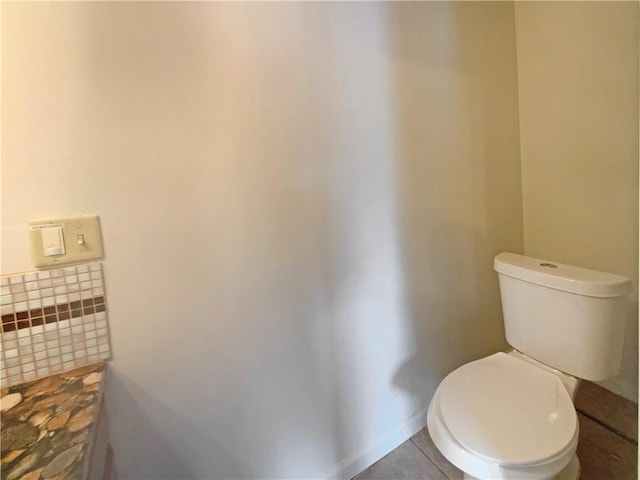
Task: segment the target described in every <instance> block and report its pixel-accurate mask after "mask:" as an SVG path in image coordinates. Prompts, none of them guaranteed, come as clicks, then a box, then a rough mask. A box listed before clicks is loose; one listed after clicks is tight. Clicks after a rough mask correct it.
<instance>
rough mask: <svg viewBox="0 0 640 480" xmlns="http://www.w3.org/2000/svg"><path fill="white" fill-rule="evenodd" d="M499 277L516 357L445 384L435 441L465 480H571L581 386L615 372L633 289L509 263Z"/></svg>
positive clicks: (432, 422) (504, 258)
mask: <svg viewBox="0 0 640 480" xmlns="http://www.w3.org/2000/svg"><path fill="white" fill-rule="evenodd" d="M494 269H495V270H496V271H497V272H498V278H499V281H500V293H501V297H502V309H503V313H504V324H505V333H506V338H507V341H508V342H509V344H510V345H511V346H512V347H514V350H511V351H509V352H507V353H502V352H500V353H496V354H493V355H490V356H488V357H485V358H482V359H480V360H476V361H474V362H471V363H468V364H466V365H463V366H462V367H460V368H458V369H457V370H455V371H453V372H451V373H450V374H449V375H447V377H446V378H445V379H444V380H443V381H442V383H440V385H439V386H438V388H437V390H436V392H435V394H434V396H433V399H432V400H431V405H430V406H429V413H428V420H427V422H428V429H429V433H430V434H431V438H432V439H433V442H434V443H435V445H436V446H437V447H438V449H439V450H440V452H441V453H442V454H443V455H444V456H445V457H446V458H447V459H448V460H449V461H450V462H451V463H453V464H454V465H455V466H457V467H458V468H459V469H460V470H462V471H463V472H465V478H467V479H474V478H475V479H567V480H568V479H571V480H574V479H576V478H578V477H579V475H580V466H579V463H578V458H577V456H576V454H575V452H576V447H577V445H578V418H577V415H576V411H575V408H574V406H573V400H574V398H575V393H576V390H577V387H578V384H579V382H580V380H578V379H587V380H603V379H605V378H608V377H610V376H613V375H615V374H616V373H617V372H618V370H619V368H620V361H621V357H622V345H623V337H624V326H625V321H626V318H625V313H626V308H627V296H628V294H629V293H630V292H631V281H630V280H629V279H627V278H625V277H622V276H620V275H612V274H608V273H601V272H596V271H593V270H587V269H584V268H578V267H572V266H569V265H562V264H559V263H557V264H553V263H550V262H547V261H545V260H539V259H535V258H529V257H525V256H522V255H515V254H512V253H501V254H500V255H498V256H497V257H496V258H495V260H494Z"/></svg>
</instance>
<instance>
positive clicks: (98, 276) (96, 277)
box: [91, 272, 102, 280]
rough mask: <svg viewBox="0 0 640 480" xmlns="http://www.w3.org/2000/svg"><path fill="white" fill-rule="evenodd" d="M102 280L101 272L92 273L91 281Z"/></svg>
mask: <svg viewBox="0 0 640 480" xmlns="http://www.w3.org/2000/svg"><path fill="white" fill-rule="evenodd" d="M99 278H102V273H100V272H91V280H97V279H99Z"/></svg>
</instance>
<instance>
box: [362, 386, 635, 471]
mask: <svg viewBox="0 0 640 480" xmlns="http://www.w3.org/2000/svg"><path fill="white" fill-rule="evenodd" d="M576 409H577V410H578V418H579V422H580V440H579V443H578V458H579V459H580V465H581V468H582V475H581V477H580V479H581V480H631V479H637V478H638V468H637V466H638V405H637V404H635V403H633V402H630V401H629V400H626V399H624V398H622V397H620V396H618V395H616V394H614V393H611V392H609V391H608V390H605V389H604V388H602V387H599V386H598V385H596V384H594V383H591V382H583V383H582V385H581V386H580V388H579V390H578V395H577V397H576ZM462 477H463V474H462V472H461V471H460V470H458V469H457V468H456V467H454V466H453V465H452V464H451V463H449V462H448V461H447V460H446V459H445V458H444V457H443V456H442V455H441V454H440V452H439V451H438V449H437V448H436V447H435V445H434V444H433V442H432V441H431V437H429V432H428V431H427V429H426V428H425V429H423V430H421V431H420V432H418V433H417V434H416V435H414V436H413V437H412V438H410V439H409V440H407V441H406V442H404V443H403V444H402V445H400V446H399V447H398V448H396V449H395V450H393V451H392V452H391V453H389V454H388V455H387V456H386V457H384V458H383V459H381V460H380V461H378V462H376V463H375V464H373V465H372V466H371V467H369V468H368V469H366V470H365V471H364V472H362V473H360V474H359V475H357V476H356V477H355V478H354V480H410V479H411V480H417V479H425V480H432V479H433V480H440V479H443V480H446V479H450V480H461V479H462Z"/></svg>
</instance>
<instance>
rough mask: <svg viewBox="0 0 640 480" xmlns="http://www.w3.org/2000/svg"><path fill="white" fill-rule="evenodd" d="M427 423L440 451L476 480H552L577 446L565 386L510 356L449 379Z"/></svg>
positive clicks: (501, 355)
mask: <svg viewBox="0 0 640 480" xmlns="http://www.w3.org/2000/svg"><path fill="white" fill-rule="evenodd" d="M428 423H429V432H430V433H431V436H432V438H433V440H434V443H435V444H436V445H437V446H438V448H439V449H440V451H441V452H442V453H443V454H444V455H445V456H446V457H447V458H448V459H449V460H450V461H451V462H452V463H454V464H455V465H456V466H458V468H460V469H461V470H463V471H465V472H467V473H469V474H471V475H473V476H476V477H478V478H548V477H550V476H553V475H555V474H556V473H558V472H559V471H560V470H562V469H563V468H564V467H565V466H566V465H567V464H568V463H569V462H570V461H571V458H572V456H573V454H574V452H575V449H576V446H577V442H578V423H577V415H576V412H575V408H574V406H573V402H572V401H571V397H570V396H569V394H568V392H567V390H566V389H565V388H564V386H563V385H562V382H561V381H560V379H559V378H558V377H557V376H556V375H554V374H553V373H550V372H547V371H545V370H542V369H541V368H538V367H536V366H533V365H531V364H529V363H527V362H525V361H523V360H520V359H518V358H515V357H514V356H512V355H509V354H505V353H497V354H494V355H491V356H489V357H486V358H483V359H481V360H477V361H475V362H471V363H469V364H466V365H463V366H462V367H460V368H458V369H457V370H455V371H454V372H452V373H450V374H449V375H448V376H447V377H446V378H445V379H444V380H443V381H442V383H441V384H440V386H439V387H438V389H437V390H436V393H435V395H434V398H433V400H432V403H431V406H430V408H429V422H428Z"/></svg>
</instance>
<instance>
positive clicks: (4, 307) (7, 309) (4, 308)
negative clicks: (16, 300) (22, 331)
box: [0, 304, 16, 315]
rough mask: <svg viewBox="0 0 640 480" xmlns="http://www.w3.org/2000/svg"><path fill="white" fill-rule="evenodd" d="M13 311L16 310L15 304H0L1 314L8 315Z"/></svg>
mask: <svg viewBox="0 0 640 480" xmlns="http://www.w3.org/2000/svg"><path fill="white" fill-rule="evenodd" d="M15 311H16V309H15V305H13V304H10V305H2V306H0V312H1V313H2V315H8V314H10V313H15Z"/></svg>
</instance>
